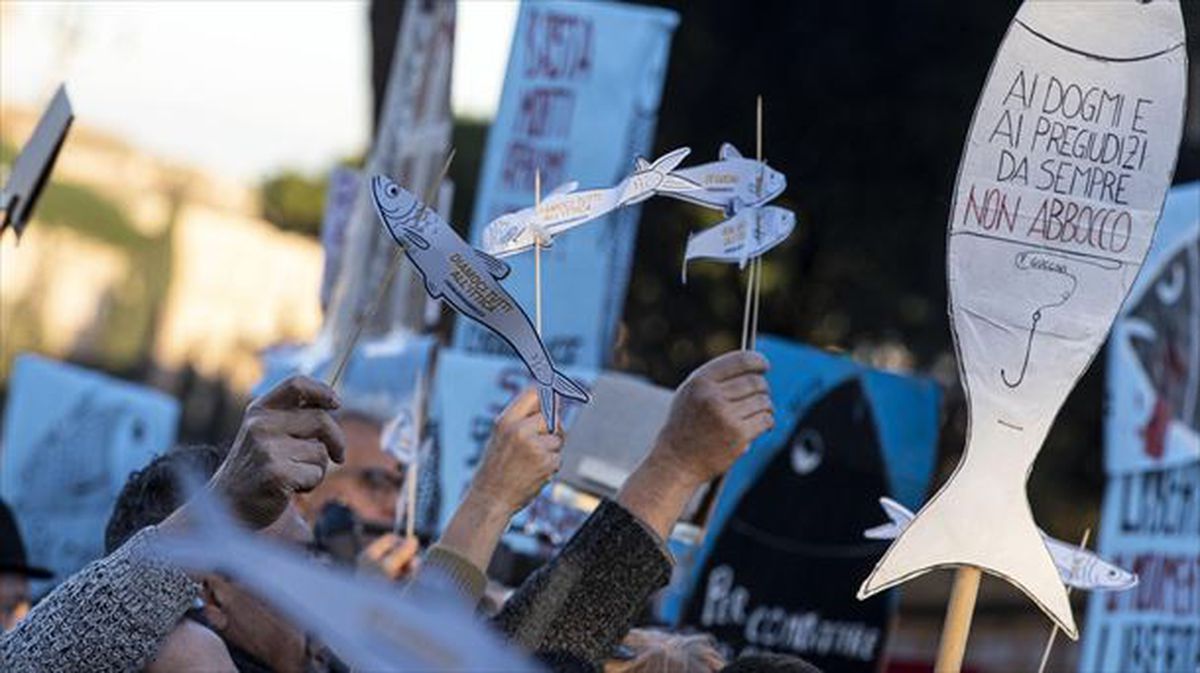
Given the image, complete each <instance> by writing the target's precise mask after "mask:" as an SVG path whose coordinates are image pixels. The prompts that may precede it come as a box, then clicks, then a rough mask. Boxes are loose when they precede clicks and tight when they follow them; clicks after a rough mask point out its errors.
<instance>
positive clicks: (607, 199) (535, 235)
mask: <svg viewBox="0 0 1200 673" xmlns="http://www.w3.org/2000/svg"><path fill="white" fill-rule="evenodd" d="M689 152H691V150H689V149H688V148H686V147H681V148H679V149H677V150H674V151H671V152H668V153H667V154H664V155H663V156H661V157H659V159H658V160H657V161H655V162H654V163H650V162H648V161H646V160H645V159H640V158H639V159H638V160H637V168H636V170H635V171H634V172H633V173H631V174H630V175H628V176H626V177H625V178H624V179H623V180H621V182H619V183H618V184H617V186H615V187H609V188H607V189H587V190H584V191H582V192H577V191H575V190H576V188H578V186H579V184H578V183H576V182H568V183H566V184H564V185H561V186H559V187H558V188H557V189H555V190H554V191H552V192H550V193H549V194H547V195H546V198H544V199H542V200H541V203H540V204H539V205H537V206H530V207H529V208H523V209H521V210H518V211H516V212H512V213H506V214H504V215H501V216H500V217H497V218H496V219H494V220H492V221H491V222H490V223H489V224H488V226H487V228H485V229H484V230H483V249H484V251H485V252H487V253H488V254H489V255H495V256H497V257H508V256H509V255H515V254H517V253H519V252H524V251H525V250H530V249H532V248H533V246H534V245H535V244H536V243H538V242H539V240H540V243H541V245H542V246H548V245H550V244H551V243H552V242H553V240H554V237H555V236H557V235H559V234H561V233H563V232H565V231H567V230H569V229H573V228H575V227H578V226H579V225H581V224H585V223H587V222H591V221H593V220H598V219H600V218H601V217H604V216H605V215H608V214H609V213H611V212H612V211H614V210H616V209H617V208H621V207H623V206H629V205H633V204H635V203H641V202H642V201H645V200H646V199H648V198H650V197H651V196H654V195H655V194H675V193H685V192H690V191H695V190H698V189H700V185H698V184H696V183H694V182H692V181H690V180H687V179H685V178H681V177H679V175H678V173H677V172H673V171H674V170H675V167H676V166H678V165H679V163H680V162H682V161H683V160H684V158H686V157H687V155H688V153H689Z"/></svg>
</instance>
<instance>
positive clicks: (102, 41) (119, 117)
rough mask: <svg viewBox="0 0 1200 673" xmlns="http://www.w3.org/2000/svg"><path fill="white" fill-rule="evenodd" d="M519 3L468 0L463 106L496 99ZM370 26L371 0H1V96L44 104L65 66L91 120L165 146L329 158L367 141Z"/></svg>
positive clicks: (211, 160) (457, 74)
mask: <svg viewBox="0 0 1200 673" xmlns="http://www.w3.org/2000/svg"><path fill="white" fill-rule="evenodd" d="M516 9H517V7H516V4H515V2H507V1H503V0H500V1H497V0H459V9H458V34H457V36H456V42H455V55H454V89H453V94H452V96H453V104H454V107H455V110H456V111H457V112H458V113H459V114H464V115H470V116H491V115H492V114H493V113H494V111H495V107H496V103H497V101H498V100H499V97H500V89H501V86H502V84H503V79H504V67H505V63H506V62H507V59H508V46H509V42H510V40H511V36H512V29H513V25H514V23H515V21H516ZM368 35H369V31H368V25H367V5H366V3H365V2H360V1H357V0H325V1H312V0H305V1H299V2H274V1H267V2H245V1H243V2H238V3H225V2H211V1H208V0H201V1H198V2H182V1H173V2H162V3H157V2H136V1H134V2H116V1H114V0H107V1H105V2H98V3H76V2H65V3H55V2H46V1H44V0H18V1H15V2H14V1H12V0H0V102H2V103H3V104H4V105H11V104H25V105H34V106H36V107H38V108H40V107H41V106H43V105H45V103H46V102H47V101H48V99H49V96H50V94H51V93H52V92H53V89H54V87H55V86H56V85H57V83H58V82H59V81H61V80H65V81H66V82H67V84H68V87H69V90H70V93H71V100H72V102H73V104H74V106H75V113H76V119H77V121H78V122H80V123H83V124H87V125H91V126H96V127H99V128H102V129H104V130H107V131H110V132H113V133H115V134H117V135H118V136H121V137H123V138H125V139H126V140H128V141H130V142H131V143H133V144H135V145H137V146H139V147H142V148H144V149H146V150H147V151H149V152H151V153H153V154H155V155H158V156H161V157H163V158H167V159H175V160H181V161H184V162H187V163H191V164H197V165H200V166H202V167H205V168H208V169H210V170H213V171H216V172H218V173H221V174H224V175H228V176H231V177H239V178H245V179H254V178H257V177H259V176H261V175H263V174H264V173H267V172H270V171H271V170H273V169H276V168H279V167H282V166H290V167H296V168H301V169H305V170H317V169H320V168H323V167H325V166H327V165H328V164H330V163H331V162H333V161H334V160H336V159H338V158H340V157H343V156H346V155H349V154H352V153H355V152H358V151H361V150H362V149H363V146H364V144H365V142H366V138H367V135H368V126H369V124H370V119H369V116H370V113H369V105H370V85H369V73H368V54H369V48H370V45H369V41H368ZM468 46H469V48H467V47H468Z"/></svg>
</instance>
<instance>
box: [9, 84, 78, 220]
mask: <svg viewBox="0 0 1200 673" xmlns="http://www.w3.org/2000/svg"><path fill="white" fill-rule="evenodd" d="M74 120H75V112H74V110H72V109H71V99H70V98H68V97H67V88H66V87H65V86H59V87H58V91H57V92H55V94H54V98H52V99H50V104H49V105H48V106H47V107H46V111H45V112H43V113H42V117H41V119H39V120H38V124H37V128H35V129H34V130H33V135H32V136H30V138H29V141H28V142H26V143H25V147H23V148H21V153H20V154H18V155H17V158H16V160H14V161H13V164H12V171H11V173H10V174H9V175H8V177H7V179H6V180H5V182H4V186H3V188H0V209H3V215H2V216H0V234H3V233H4V230H5V229H7V228H8V227H10V226H11V227H12V228H13V231H15V232H16V233H17V238H20V237H21V233H22V232H24V231H25V225H26V224H28V222H29V219H30V218H31V217H32V216H33V207H34V206H35V205H37V201H38V197H39V196H41V194H42V189H43V188H45V186H46V183H47V182H48V181H49V180H50V171H52V170H54V162H55V161H56V160H57V159H58V153H59V151H60V150H62V146H63V142H65V141H66V139H67V131H69V130H70V128H71V122H73V121H74Z"/></svg>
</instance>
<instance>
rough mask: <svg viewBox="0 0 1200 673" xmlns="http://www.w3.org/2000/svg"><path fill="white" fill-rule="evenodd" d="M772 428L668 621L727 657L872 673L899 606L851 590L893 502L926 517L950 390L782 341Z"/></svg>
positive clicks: (714, 521)
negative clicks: (758, 655) (763, 655)
mask: <svg viewBox="0 0 1200 673" xmlns="http://www.w3.org/2000/svg"><path fill="white" fill-rule="evenodd" d="M760 343H761V347H760V349H759V350H760V351H761V352H762V353H763V355H764V356H766V357H767V358H768V360H770V363H771V369H770V371H769V372H768V373H767V380H768V382H769V383H770V385H771V395H772V400H773V401H774V404H775V414H776V425H775V428H774V429H773V430H772V431H771V432H769V433H767V434H765V435H763V436H762V437H760V438H759V439H758V441H756V442H755V443H754V444H753V445H752V446H751V447H750V450H749V451H748V452H747V454H746V455H745V456H743V457H742V458H741V459H739V460H738V462H737V463H736V464H735V465H734V466H733V468H732V469H731V470H730V472H729V473H728V475H726V478H725V480H724V486H723V488H722V490H721V493H720V496H719V497H718V500H717V503H716V506H715V508H714V510H713V514H712V517H711V519H710V521H709V524H708V533H707V535H706V536H705V538H704V540H703V541H702V542H701V545H700V547H699V548H698V549H695V550H693V551H692V552H691V553H686V552H685V553H684V557H683V558H682V559H681V562H680V569H681V570H682V572H680V573H678V574H677V575H678V577H677V581H676V582H675V583H674V584H673V585H672V587H671V588H670V589H669V590H668V595H667V597H666V599H665V600H664V601H663V603H662V606H661V607H662V613H663V617H664V618H665V619H667V620H668V621H669V622H671V623H676V624H686V625H690V626H694V627H696V628H698V629H700V630H703V631H707V632H709V633H712V634H713V635H714V636H716V638H717V639H718V641H719V643H720V645H721V647H722V649H723V650H724V651H725V653H726V654H727V655H730V656H734V655H737V654H739V653H743V652H753V651H774V652H781V653H787V654H793V655H797V656H801V657H804V658H805V659H809V660H811V661H812V662H813V663H815V664H817V665H818V666H820V667H822V668H823V669H825V670H846V671H855V670H861V671H873V670H876V667H877V664H878V659H879V656H880V654H881V653H882V651H883V647H884V644H885V641H886V629H887V623H888V620H889V618H890V615H891V611H892V610H893V607H894V606H893V605H892V604H891V602H890V601H889V600H888V599H887V598H886V597H877V598H872V599H869V600H867V601H863V602H860V601H858V600H857V599H856V598H855V593H856V590H857V588H858V585H859V583H860V582H862V579H863V577H865V576H866V575H867V573H868V572H869V571H870V569H871V567H872V566H873V565H874V564H875V562H876V561H877V560H878V558H879V556H880V555H881V554H882V553H883V551H884V549H885V547H886V543H883V542H879V541H874V540H866V539H864V538H863V531H864V530H865V529H867V528H870V527H872V526H875V525H878V524H880V523H884V522H886V520H887V519H886V517H885V516H884V513H883V511H882V509H880V506H879V498H880V497H881V496H889V497H891V498H893V499H895V500H898V501H900V502H902V503H904V504H905V505H907V506H908V507H911V508H914V509H915V508H916V507H917V506H918V504H919V503H920V502H921V500H922V499H923V497H924V494H925V490H926V488H927V487H928V485H929V480H930V477H931V475H932V471H933V467H934V460H935V457H936V453H937V439H938V431H939V425H940V421H939V403H940V392H939V390H938V387H937V385H936V384H935V383H934V382H933V381H930V380H926V379H920V378H913V377H907V376H898V375H895V374H889V373H886V372H881V371H878V370H874V369H870V368H867V367H864V366H862V365H859V364H857V363H855V362H853V361H852V360H850V359H848V358H845V357H840V356H835V355H830V354H827V353H824V352H822V351H819V350H817V349H815V348H810V347H807V346H801V345H798V344H794V343H791V342H788V341H784V340H782V339H778V338H772V337H764V338H762V339H761V342H760Z"/></svg>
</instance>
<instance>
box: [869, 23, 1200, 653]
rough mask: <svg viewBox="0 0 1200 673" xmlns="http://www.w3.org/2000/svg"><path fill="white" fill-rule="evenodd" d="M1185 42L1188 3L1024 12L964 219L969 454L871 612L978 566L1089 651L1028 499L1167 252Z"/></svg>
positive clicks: (962, 203) (993, 81)
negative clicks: (938, 572)
mask: <svg viewBox="0 0 1200 673" xmlns="http://www.w3.org/2000/svg"><path fill="white" fill-rule="evenodd" d="M1184 40H1185V38H1184V29H1183V20H1182V18H1181V14H1180V9H1179V3H1178V2H1177V1H1176V0H1154V1H1153V2H1149V3H1146V2H1137V1H1136V0H1127V1H1126V0H1121V1H1113V2H1095V1H1093V0H1027V1H1026V2H1025V3H1024V4H1023V5H1022V6H1021V7H1020V9H1019V10H1018V12H1017V15H1016V18H1015V19H1014V20H1013V22H1012V24H1011V25H1010V26H1009V29H1008V33H1007V35H1006V36H1005V38H1004V42H1003V44H1001V46H1000V49H999V51H998V52H997V54H996V59H995V61H994V62H993V64H992V69H991V72H990V74H989V75H988V80H987V83H986V84H985V85H984V89H983V92H982V93H981V94H980V98H979V103H978V106H977V108H976V111H975V117H974V120H973V121H972V123H971V130H970V133H969V135H968V138H967V141H966V145H965V148H964V150H963V157H962V162H961V164H960V166H959V173H958V181H957V185H956V188H955V197H954V202H953V206H952V209H951V212H950V222H949V241H948V245H947V259H946V266H947V272H948V274H947V275H948V280H949V290H950V314H951V320H952V325H953V328H954V336H955V347H956V349H957V352H958V362H959V370H960V372H961V378H962V381H963V385H964V388H965V390H966V394H967V401H968V405H969V418H970V423H969V428H968V432H967V441H966V447H965V450H964V452H963V457H962V460H961V461H960V462H959V464H958V467H957V468H956V469H955V471H954V473H953V474H952V475H951V477H950V479H949V480H948V481H947V482H946V484H944V485H943V486H942V488H941V490H939V491H938V492H937V494H936V495H934V496H933V498H932V499H931V500H930V501H929V502H928V503H927V504H926V505H925V506H924V507H923V508H922V509H921V511H920V512H918V514H917V517H916V518H915V519H914V520H913V522H912V523H911V524H910V525H909V526H908V528H907V529H905V531H904V532H903V533H902V534H901V535H900V537H899V538H897V539H896V541H895V542H894V543H893V544H892V545H891V547H889V548H888V550H887V552H886V553H885V554H884V556H883V558H882V559H881V560H880V562H879V564H878V565H877V566H876V567H875V569H874V571H873V572H872V573H871V575H870V576H869V577H868V578H867V579H866V581H865V582H863V585H862V587H861V588H860V590H859V597H860V598H866V597H867V596H871V595H873V594H875V593H878V592H879V591H882V590H884V589H886V588H888V587H891V586H895V585H897V584H899V583H901V582H904V581H906V580H908V579H910V578H912V577H915V576H917V575H920V574H922V573H925V572H928V571H929V570H932V569H935V568H943V567H953V566H964V565H965V566H974V567H977V568H980V569H982V570H985V571H987V572H990V573H992V574H994V575H998V576H1000V577H1002V578H1004V579H1005V580H1007V581H1009V582H1011V583H1012V584H1014V585H1016V586H1017V587H1018V588H1019V589H1021V590H1022V591H1023V592H1024V593H1025V594H1026V595H1028V596H1029V597H1030V598H1031V599H1032V600H1033V601H1034V602H1035V603H1037V605H1038V606H1039V607H1041V608H1042V610H1044V611H1045V612H1046V613H1047V614H1048V615H1049V616H1050V617H1051V619H1053V620H1054V622H1055V623H1057V624H1058V626H1059V627H1060V628H1062V630H1063V631H1064V632H1065V633H1067V634H1068V635H1069V636H1070V637H1071V638H1073V639H1074V638H1077V637H1078V632H1077V630H1076V628H1075V619H1074V616H1073V615H1072V614H1071V606H1070V603H1069V602H1068V601H1067V593H1066V589H1065V588H1064V586H1063V583H1062V581H1061V578H1060V577H1059V574H1058V571H1057V569H1056V568H1055V566H1054V561H1053V558H1052V557H1051V555H1050V553H1049V552H1048V551H1047V550H1046V545H1045V544H1044V543H1043V541H1042V536H1041V534H1040V533H1039V531H1038V527H1037V525H1036V524H1035V523H1034V520H1033V515H1032V514H1031V512H1030V508H1029V502H1028V499H1027V497H1026V493H1025V485H1026V481H1027V479H1028V476H1029V472H1030V470H1031V469H1032V467H1033V462H1034V459H1035V458H1036V457H1037V454H1038V451H1039V450H1040V449H1041V446H1042V442H1043V441H1044V439H1045V437H1046V433H1047V432H1048V431H1049V429H1050V425H1051V423H1052V422H1053V420H1054V416H1055V414H1057V412H1058V409H1059V407H1060V406H1061V405H1062V402H1063V400H1064V399H1065V398H1066V396H1067V393H1068V392H1070V390H1071V388H1072V387H1074V385H1075V382H1076V381H1077V380H1078V378H1079V377H1080V375H1081V374H1082V373H1083V371H1084V370H1085V369H1086V368H1087V366H1088V364H1089V363H1090V362H1091V360H1092V358H1093V357H1094V356H1095V354H1096V351H1097V350H1098V349H1099V348H1100V345H1101V344H1102V343H1103V341H1104V339H1105V336H1106V335H1107V334H1108V330H1109V328H1110V326H1111V324H1112V321H1113V318H1114V316H1115V314H1116V312H1117V310H1118V308H1119V307H1120V306H1121V303H1122V302H1123V301H1124V300H1125V297H1126V295H1127V294H1128V292H1129V290H1130V286H1131V285H1132V283H1133V281H1134V278H1135V277H1136V276H1137V274H1138V270H1139V269H1140V268H1141V265H1142V262H1143V260H1144V259H1145V256H1146V251H1147V249H1148V248H1149V246H1150V241H1151V239H1152V238H1153V236H1154V229H1155V226H1156V224H1157V222H1158V217H1159V213H1160V212H1161V210H1162V206H1163V201H1164V198H1165V196H1166V192H1167V188H1168V187H1169V186H1170V184H1171V177H1172V173H1173V172H1174V167H1175V161H1176V154H1177V151H1178V148H1179V141H1180V135H1181V132H1182V126H1183V110H1184V99H1185V89H1186V79H1185V78H1186V65H1187V57H1186V52H1185V42H1184Z"/></svg>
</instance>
